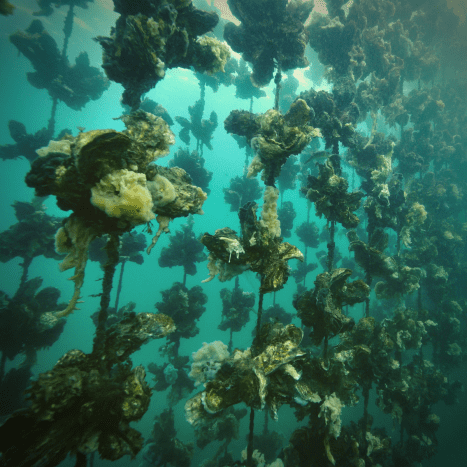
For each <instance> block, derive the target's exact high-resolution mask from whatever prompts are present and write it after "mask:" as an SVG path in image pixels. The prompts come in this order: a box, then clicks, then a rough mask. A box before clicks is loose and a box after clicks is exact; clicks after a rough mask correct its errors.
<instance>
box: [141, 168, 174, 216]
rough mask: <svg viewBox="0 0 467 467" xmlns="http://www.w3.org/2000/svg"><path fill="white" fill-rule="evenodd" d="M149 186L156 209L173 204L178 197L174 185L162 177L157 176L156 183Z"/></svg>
mask: <svg viewBox="0 0 467 467" xmlns="http://www.w3.org/2000/svg"><path fill="white" fill-rule="evenodd" d="M147 186H148V189H149V191H150V193H151V196H152V201H153V203H154V209H157V208H158V207H161V206H165V205H166V204H169V203H171V202H172V201H173V200H174V199H175V198H176V197H177V194H176V192H175V188H174V186H173V185H172V183H170V182H169V180H167V179H166V178H165V177H163V176H162V175H156V177H155V179H154V181H152V182H147Z"/></svg>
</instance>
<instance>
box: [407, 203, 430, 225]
mask: <svg viewBox="0 0 467 467" xmlns="http://www.w3.org/2000/svg"><path fill="white" fill-rule="evenodd" d="M427 216H428V213H427V212H426V210H425V206H423V204H420V203H413V204H412V206H411V207H410V210H409V212H408V213H407V216H406V219H407V224H409V225H422V224H423V223H424V222H425V221H426V218H427Z"/></svg>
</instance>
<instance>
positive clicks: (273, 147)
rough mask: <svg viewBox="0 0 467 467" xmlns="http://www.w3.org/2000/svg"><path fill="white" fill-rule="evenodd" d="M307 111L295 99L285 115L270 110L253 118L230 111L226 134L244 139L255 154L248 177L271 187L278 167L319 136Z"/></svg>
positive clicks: (278, 172)
mask: <svg viewBox="0 0 467 467" xmlns="http://www.w3.org/2000/svg"><path fill="white" fill-rule="evenodd" d="M309 120H310V108H309V107H308V105H307V104H306V102H305V101H304V100H302V99H298V100H296V101H295V102H294V103H293V104H292V105H291V106H290V109H289V110H288V112H287V113H286V114H285V115H282V114H281V113H280V112H279V111H277V110H274V109H271V110H268V111H267V112H266V113H265V114H262V115H256V114H252V113H250V112H247V111H239V110H233V111H232V112H230V114H229V116H228V117H227V119H226V120H225V122H224V127H225V129H226V131H227V132H228V133H234V134H236V135H238V136H245V137H246V138H247V141H248V144H249V145H250V146H251V148H252V149H253V150H254V152H255V157H254V158H253V160H252V162H251V164H250V167H249V168H248V177H254V176H256V175H257V174H258V173H259V172H261V171H263V174H262V176H261V178H262V180H264V181H265V182H266V185H274V180H275V178H277V177H278V176H279V174H280V172H281V167H282V166H283V165H284V164H285V162H286V161H287V158H288V157H289V156H291V155H292V154H300V153H301V152H302V151H303V149H304V148H305V147H306V146H307V145H308V144H309V143H310V141H311V140H312V139H313V138H315V137H319V136H321V134H320V132H319V130H316V129H315V128H313V127H311V126H310V125H309Z"/></svg>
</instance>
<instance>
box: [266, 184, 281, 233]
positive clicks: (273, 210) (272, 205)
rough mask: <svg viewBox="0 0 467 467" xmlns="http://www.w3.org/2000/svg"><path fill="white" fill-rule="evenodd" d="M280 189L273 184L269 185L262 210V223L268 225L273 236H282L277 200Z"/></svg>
mask: <svg viewBox="0 0 467 467" xmlns="http://www.w3.org/2000/svg"><path fill="white" fill-rule="evenodd" d="M278 199H279V190H278V189H277V188H274V187H272V186H267V187H266V190H264V204H263V210H262V211H261V225H262V226H263V227H266V228H267V229H268V231H269V234H270V236H271V237H280V236H281V223H280V221H279V219H278V216H277V200H278Z"/></svg>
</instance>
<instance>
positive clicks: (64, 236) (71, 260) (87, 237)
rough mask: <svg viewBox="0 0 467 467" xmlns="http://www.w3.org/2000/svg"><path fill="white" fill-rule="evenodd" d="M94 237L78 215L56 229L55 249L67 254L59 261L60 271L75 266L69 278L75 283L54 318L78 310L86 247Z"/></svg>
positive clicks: (87, 247) (86, 253) (92, 230)
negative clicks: (61, 309)
mask: <svg viewBox="0 0 467 467" xmlns="http://www.w3.org/2000/svg"><path fill="white" fill-rule="evenodd" d="M95 238H96V232H95V231H94V229H93V228H92V227H88V226H86V225H85V224H84V221H83V220H82V219H81V218H79V217H70V218H69V219H68V221H67V222H66V224H65V225H64V226H63V227H61V228H60V229H58V231H57V233H56V234H55V251H56V252H57V253H60V254H65V253H66V254H67V255H66V256H65V259H64V260H63V261H62V262H61V263H60V271H66V270H68V269H71V268H75V274H74V275H73V276H72V277H70V278H69V280H71V281H73V282H74V283H75V291H74V293H73V297H72V298H71V300H70V303H69V304H68V306H67V307H66V308H65V309H64V310H63V311H58V312H56V313H55V317H56V318H63V317H65V316H68V315H69V314H71V313H73V311H74V310H78V309H79V308H76V305H77V304H78V303H79V298H80V292H81V287H82V286H83V282H84V269H85V268H86V262H87V260H88V249H89V245H90V244H91V242H92V241H93V240H94V239H95Z"/></svg>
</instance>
